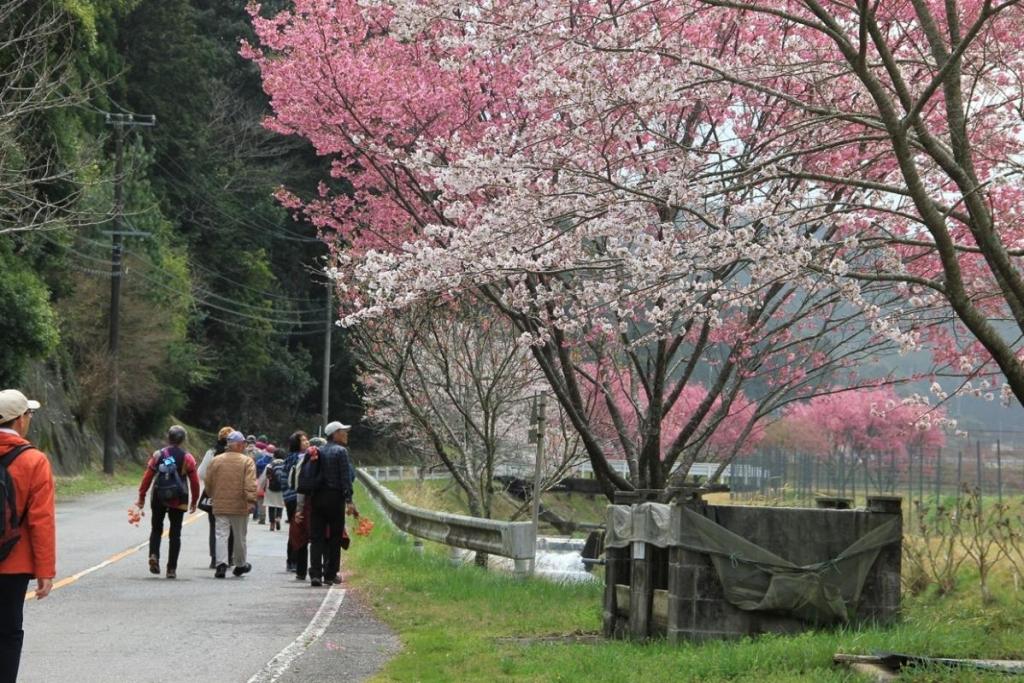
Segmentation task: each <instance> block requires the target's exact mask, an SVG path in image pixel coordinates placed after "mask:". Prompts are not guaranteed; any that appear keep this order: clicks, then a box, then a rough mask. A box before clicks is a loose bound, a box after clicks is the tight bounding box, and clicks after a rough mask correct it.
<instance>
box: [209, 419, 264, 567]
mask: <svg viewBox="0 0 1024 683" xmlns="http://www.w3.org/2000/svg"><path fill="white" fill-rule="evenodd" d="M244 451H245V435H244V434H242V433H241V432H238V431H234V432H231V433H230V434H228V438H227V446H226V450H225V451H224V453H221V454H219V455H218V456H217V457H215V458H214V459H213V462H211V463H210V467H209V468H208V469H207V470H206V493H207V495H209V496H210V500H211V501H212V502H213V514H214V517H215V518H216V525H217V567H216V570H215V572H214V576H216V577H217V578H218V579H223V578H224V576H225V575H226V574H227V571H228V536H229V535H233V536H234V543H233V544H232V553H231V554H232V555H233V556H234V561H235V569H234V572H233V573H234V575H235V576H241V575H242V574H247V573H249V572H250V571H252V565H251V564H249V563H248V562H247V561H246V559H247V558H246V544H245V535H246V531H247V530H248V525H249V513H250V512H252V508H253V506H254V505H255V504H256V463H254V462H253V460H252V458H250V457H249V456H248V455H246V454H245V453H244Z"/></svg>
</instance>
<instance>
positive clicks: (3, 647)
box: [0, 389, 57, 681]
mask: <svg viewBox="0 0 1024 683" xmlns="http://www.w3.org/2000/svg"><path fill="white" fill-rule="evenodd" d="M38 408H39V403H38V402H37V401H30V400H29V399H27V398H25V395H24V394H22V393H21V392H20V391H18V390H16V389H5V390H4V391H0V479H3V480H4V481H3V484H4V486H5V487H6V488H7V493H6V495H7V496H10V495H13V496H14V501H13V503H14V506H13V509H14V511H15V513H14V514H16V515H18V520H17V524H16V525H12V522H13V521H14V520H12V515H11V512H10V508H8V504H7V502H6V501H4V505H3V507H2V509H0V514H2V515H3V519H4V528H5V531H4V533H3V534H2V535H0V681H14V680H17V678H18V667H19V665H20V663H21V645H22V642H23V641H24V639H25V632H24V631H23V630H22V615H23V608H24V606H25V595H26V593H27V592H28V582H29V580H30V579H32V578H33V577H35V579H36V599H37V600H42V599H43V598H45V597H46V596H47V595H49V594H50V590H52V588H53V577H54V576H55V575H56V574H57V567H56V564H57V561H56V556H57V537H56V526H57V513H56V508H55V507H54V488H53V472H52V471H51V470H50V461H49V459H48V458H47V457H46V455H45V454H44V453H43V452H42V451H40V450H39V449H37V448H35V447H34V446H32V444H31V443H29V442H28V440H26V439H25V435H26V434H28V430H29V426H30V425H31V424H32V414H33V413H34V412H35V411H36V410H37V409H38Z"/></svg>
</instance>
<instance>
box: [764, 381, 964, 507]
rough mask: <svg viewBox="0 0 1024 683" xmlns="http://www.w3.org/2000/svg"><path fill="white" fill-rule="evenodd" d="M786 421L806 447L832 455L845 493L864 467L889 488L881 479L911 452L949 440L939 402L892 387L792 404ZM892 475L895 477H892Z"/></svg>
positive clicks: (903, 464)
mask: <svg viewBox="0 0 1024 683" xmlns="http://www.w3.org/2000/svg"><path fill="white" fill-rule="evenodd" d="M784 422H785V423H786V424H787V427H788V430H789V431H790V432H792V433H795V434H799V435H801V436H800V442H801V445H802V447H803V449H804V450H805V452H807V453H809V454H811V455H815V456H818V457H819V458H822V459H825V460H828V461H829V462H830V464H831V465H832V466H833V467H834V468H835V480H836V484H837V486H838V488H839V490H840V491H841V492H845V491H846V488H847V486H848V483H849V479H850V478H851V477H852V476H854V473H855V472H856V471H857V470H858V468H862V469H863V471H864V472H865V474H866V476H867V477H868V478H869V479H870V478H871V477H872V476H873V477H874V482H873V483H874V485H875V487H876V488H877V490H879V491H882V490H886V489H891V488H892V487H893V485H894V484H895V482H894V481H892V480H890V481H888V482H885V481H883V472H884V471H885V470H888V471H889V472H890V475H891V474H893V473H895V471H896V470H897V469H900V470H902V469H905V467H906V466H907V464H908V456H909V455H910V454H911V453H919V454H920V453H924V452H925V451H926V450H927V451H930V452H935V451H936V449H938V448H941V447H942V446H943V445H944V444H945V429H946V428H947V427H948V424H949V420H948V419H947V418H946V415H945V411H944V410H943V409H942V408H941V407H934V406H930V405H927V404H925V403H922V402H920V401H919V400H918V399H914V398H906V399H901V398H900V397H899V396H898V395H897V394H896V392H895V391H894V390H893V389H892V388H891V387H883V388H878V389H870V390H860V391H844V392H839V393H835V394H830V395H822V396H817V397H815V398H812V399H811V400H809V401H807V402H801V403H795V404H793V405H792V406H791V407H790V408H789V409H788V410H787V413H786V416H785V418H784ZM890 479H891V476H890Z"/></svg>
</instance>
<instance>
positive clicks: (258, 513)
mask: <svg viewBox="0 0 1024 683" xmlns="http://www.w3.org/2000/svg"><path fill="white" fill-rule="evenodd" d="M266 438H267V437H266V436H260V437H259V438H258V439H257V440H256V444H255V450H254V451H253V452H252V457H253V461H254V462H255V463H256V477H257V478H259V477H262V476H263V470H265V469H266V468H267V465H269V464H270V463H271V462H272V461H273V460H274V456H273V455H271V454H270V453H269V452H268V451H267V448H268V447H269V444H268V443H267V441H266ZM252 518H253V520H257V521H258V522H259V523H260V524H266V523H267V508H266V504H265V503H264V502H263V497H262V496H257V497H256V509H255V510H253V513H252Z"/></svg>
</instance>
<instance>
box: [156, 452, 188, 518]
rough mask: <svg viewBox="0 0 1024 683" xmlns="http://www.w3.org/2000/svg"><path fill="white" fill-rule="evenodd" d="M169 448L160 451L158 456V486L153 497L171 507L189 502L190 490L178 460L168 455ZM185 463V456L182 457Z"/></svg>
mask: <svg viewBox="0 0 1024 683" xmlns="http://www.w3.org/2000/svg"><path fill="white" fill-rule="evenodd" d="M168 450H169V449H167V448H164V449H162V450H161V451H160V455H159V456H157V461H156V463H155V465H156V484H155V485H154V489H153V496H154V497H155V498H156V499H157V500H158V501H160V502H161V503H163V504H164V505H170V504H171V503H173V502H177V503H183V502H185V501H186V500H188V489H187V488H186V487H185V480H184V479H182V477H181V467H182V465H179V464H178V460H177V458H175V457H174V456H173V455H171V454H170V453H168ZM182 463H184V456H182Z"/></svg>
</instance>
